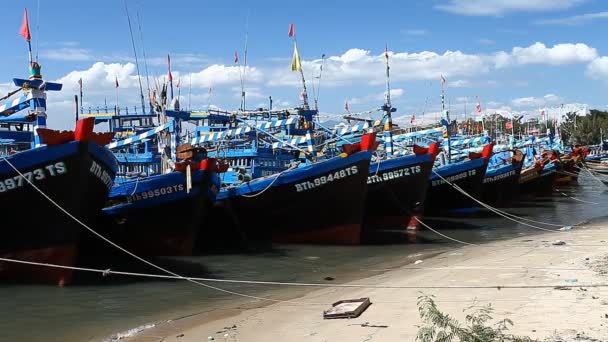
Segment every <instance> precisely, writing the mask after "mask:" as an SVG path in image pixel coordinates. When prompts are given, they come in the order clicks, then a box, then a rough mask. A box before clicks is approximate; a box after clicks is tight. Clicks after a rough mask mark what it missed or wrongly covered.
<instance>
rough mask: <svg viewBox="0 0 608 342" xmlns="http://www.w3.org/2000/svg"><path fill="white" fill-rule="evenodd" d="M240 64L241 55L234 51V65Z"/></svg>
mask: <svg viewBox="0 0 608 342" xmlns="http://www.w3.org/2000/svg"><path fill="white" fill-rule="evenodd" d="M238 62H239V54H238V53H237V52H236V50H234V63H238Z"/></svg>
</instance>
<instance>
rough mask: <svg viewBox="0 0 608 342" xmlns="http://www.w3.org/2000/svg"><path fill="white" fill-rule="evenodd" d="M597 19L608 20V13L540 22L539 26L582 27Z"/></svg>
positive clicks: (586, 14)
mask: <svg viewBox="0 0 608 342" xmlns="http://www.w3.org/2000/svg"><path fill="white" fill-rule="evenodd" d="M596 19H608V12H596V13H585V14H580V15H574V16H570V17H565V18H556V19H543V20H538V21H537V22H536V24H538V25H581V24H584V23H587V22H590V21H593V20H596Z"/></svg>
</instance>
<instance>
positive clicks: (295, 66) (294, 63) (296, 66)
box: [291, 43, 302, 71]
mask: <svg viewBox="0 0 608 342" xmlns="http://www.w3.org/2000/svg"><path fill="white" fill-rule="evenodd" d="M301 70H302V64H301V63H300V54H298V47H297V46H296V45H295V43H294V45H293V58H292V59H291V71H301Z"/></svg>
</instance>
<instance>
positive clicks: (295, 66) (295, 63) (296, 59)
mask: <svg viewBox="0 0 608 342" xmlns="http://www.w3.org/2000/svg"><path fill="white" fill-rule="evenodd" d="M289 37H293V58H292V59H291V71H299V72H300V76H301V77H302V104H303V107H304V109H305V110H308V109H310V107H309V106H308V93H307V92H306V79H305V78H304V71H302V62H301V61H300V54H299V53H298V40H297V39H296V31H295V27H294V25H293V24H290V25H289Z"/></svg>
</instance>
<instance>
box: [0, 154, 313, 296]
mask: <svg viewBox="0 0 608 342" xmlns="http://www.w3.org/2000/svg"><path fill="white" fill-rule="evenodd" d="M0 158H2V160H4V162H6V163H7V164H8V165H9V166H10V167H11V168H12V169H13V170H15V172H17V174H19V175H20V176H21V177H22V178H23V179H25V180H26V181H27V182H28V184H30V185H31V186H32V187H33V188H34V189H35V190H36V191H37V192H38V193H40V194H41V195H42V196H43V197H44V198H46V199H47V200H48V201H49V202H50V203H51V204H53V205H54V206H55V207H57V209H59V210H60V211H62V212H63V213H64V214H66V215H67V216H68V217H69V218H71V219H72V220H74V222H76V223H78V224H79V225H81V226H82V227H84V228H85V229H87V230H88V231H90V232H91V233H93V234H94V235H95V236H97V237H99V238H100V239H102V240H104V241H105V242H106V243H108V244H110V245H111V246H113V247H114V248H116V249H118V250H120V251H122V252H123V253H125V254H127V255H129V256H131V257H133V258H135V259H137V260H139V261H140V262H142V263H144V264H146V265H148V266H151V267H153V268H156V269H158V270H160V271H162V272H165V273H167V274H169V275H171V276H174V277H176V278H179V279H184V280H188V281H190V282H191V283H194V284H197V285H200V286H204V287H206V288H209V289H212V290H216V291H219V292H224V293H227V294H231V295H235V296H239V297H244V298H250V299H256V300H263V301H270V302H282V303H293V304H304V305H307V304H310V303H305V302H298V301H291V300H279V299H272V298H266V297H259V296H252V295H248V294H244V293H239V292H235V291H230V290H226V289H222V288H219V287H216V286H212V285H209V284H204V283H201V282H199V281H196V280H192V279H188V278H186V277H183V276H181V275H179V274H177V273H175V272H172V271H170V270H168V269H165V268H163V267H161V266H158V265H156V264H154V263H152V262H150V261H148V260H146V259H144V258H142V257H140V256H138V255H136V254H134V253H132V252H130V251H128V250H126V249H124V248H123V247H121V246H119V245H118V244H116V243H114V242H112V241H111V240H110V239H108V238H106V237H105V236H103V235H101V234H100V233H98V232H97V231H95V230H94V229H93V228H91V227H89V226H88V225H86V224H85V223H84V222H82V221H80V220H79V219H78V218H77V217H75V216H74V215H72V214H71V213H70V212H68V211H67V210H66V209H64V208H63V207H62V206H61V205H59V204H58V203H57V202H55V201H54V200H53V199H52V198H50V197H49V196H48V195H47V194H46V193H44V191H42V190H40V188H38V187H37V186H36V185H35V184H34V183H32V182H31V181H30V180H29V179H28V178H27V177H25V176H24V175H23V174H22V173H21V171H19V169H17V168H16V167H15V166H14V165H13V164H12V163H11V162H10V161H9V160H8V159H7V158H6V157H4V156H0ZM106 271H107V270H106ZM324 305H325V304H324Z"/></svg>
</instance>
